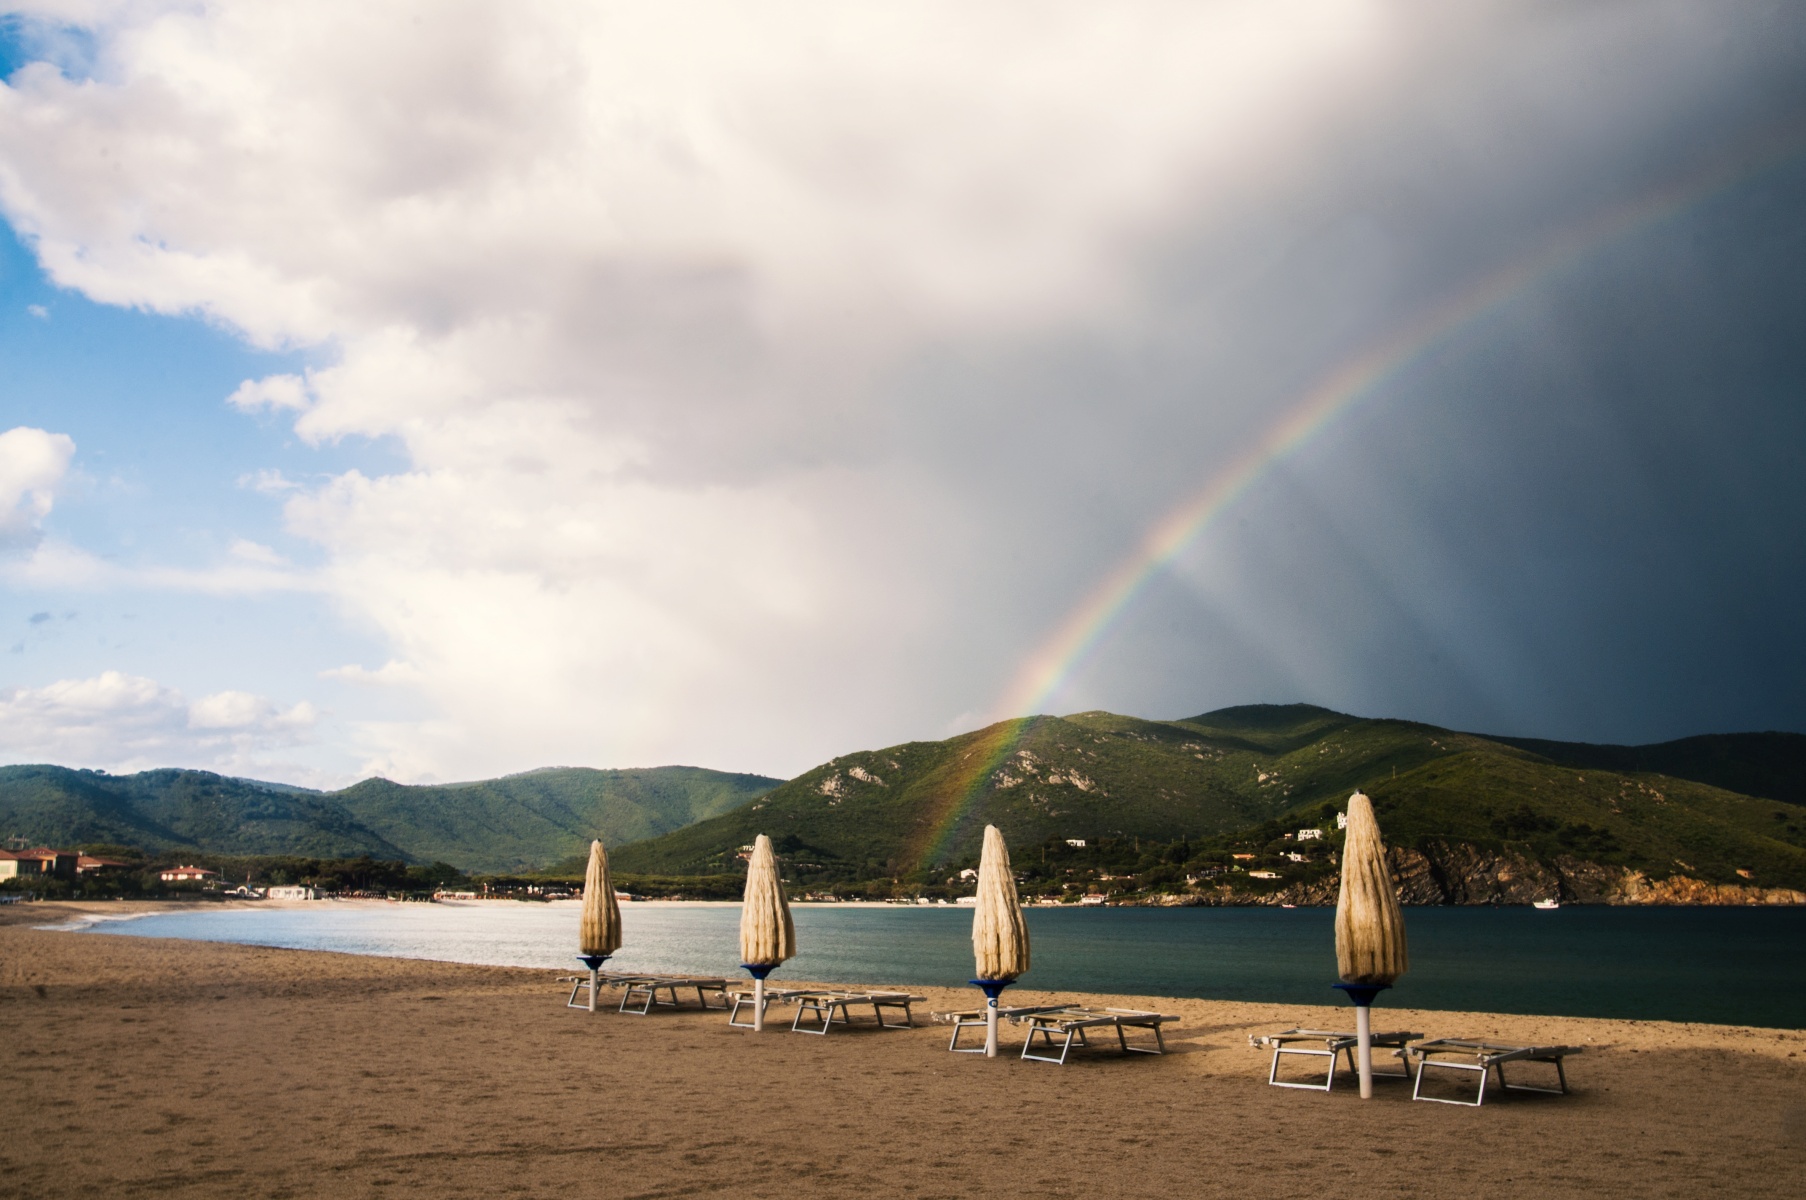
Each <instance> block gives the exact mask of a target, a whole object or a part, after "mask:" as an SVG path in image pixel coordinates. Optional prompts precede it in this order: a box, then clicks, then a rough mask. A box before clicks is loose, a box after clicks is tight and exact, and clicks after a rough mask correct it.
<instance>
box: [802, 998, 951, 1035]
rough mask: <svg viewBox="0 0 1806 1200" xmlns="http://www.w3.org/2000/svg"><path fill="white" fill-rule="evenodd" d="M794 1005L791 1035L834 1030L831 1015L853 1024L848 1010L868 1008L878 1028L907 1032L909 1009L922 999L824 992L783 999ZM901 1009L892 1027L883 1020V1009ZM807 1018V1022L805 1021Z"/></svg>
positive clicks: (891, 1024)
mask: <svg viewBox="0 0 1806 1200" xmlns="http://www.w3.org/2000/svg"><path fill="white" fill-rule="evenodd" d="M785 999H786V1000H787V1001H788V1002H789V1003H791V1004H794V1005H796V1016H795V1018H793V1019H792V1020H791V1022H790V1032H792V1033H824V1034H825V1033H827V1032H828V1030H830V1029H832V1028H833V1027H834V1021H835V1015H836V1014H839V1019H840V1023H841V1024H842V1025H851V1024H853V1013H852V1010H853V1009H855V1008H861V1009H863V1008H865V1007H867V1006H870V1008H871V1010H872V1019H873V1020H875V1021H876V1022H877V1023H878V1028H880V1029H908V1028H910V1027H912V1026H913V1025H914V1024H915V1017H914V1016H913V1014H911V1012H910V1010H909V1006H910V1005H911V1004H920V1003H922V1001H923V1000H924V997H922V996H912V995H910V994H909V993H908V992H824V991H799V992H797V993H795V994H794V995H791V996H787V997H786V998H785ZM899 1008H900V1009H902V1010H903V1021H902V1023H901V1024H894V1023H892V1022H889V1021H886V1020H885V1019H884V1011H885V1010H886V1009H893V1010H894V1009H899ZM805 1018H808V1020H805ZM818 1021H819V1022H820V1024H819V1025H817V1024H816V1022H818Z"/></svg>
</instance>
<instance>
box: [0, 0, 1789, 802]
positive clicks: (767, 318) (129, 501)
mask: <svg viewBox="0 0 1806 1200" xmlns="http://www.w3.org/2000/svg"><path fill="white" fill-rule="evenodd" d="M4 11H8V12H10V14H11V15H9V16H7V17H5V18H0V74H4V77H5V83H4V86H0V217H3V218H4V222H5V226H4V228H3V229H0V664H4V670H3V672H0V759H4V760H7V761H16V762H17V761H23V762H33V761H53V762H61V763H67V764H71V765H82V766H95V767H103V768H108V769H114V770H121V769H135V768H140V767H146V766H159V765H186V766H201V767H208V768H212V769H218V770H223V771H228V772H231V773H237V774H247V775H254V776H260V777H264V778H279V779H285V780H292V781H296V782H303V783H313V784H320V785H328V784H338V783H343V782H347V781H349V780H352V779H355V778H358V777H361V776H364V775H367V774H371V773H381V774H385V775H388V776H390V777H392V778H397V779H403V780H432V779H441V780H443V779H458V778H475V777H482V776H489V775H495V774H500V773H503V772H508V771H517V770H524V769H529V768H532V767H537V766H544V765H551V764H582V765H593V766H638V765H652V764H657V763H667V762H687V763H696V764H701V765H706V766H714V767H720V768H724V769H734V770H752V771H763V772H769V773H772V774H777V775H789V774H793V773H795V772H798V771H800V770H802V769H805V768H807V767H808V766H810V765H812V764H813V763H815V762H818V761H821V760H823V759H825V758H827V757H829V756H831V755H833V754H836V753H839V752H842V751H846V750H850V749H855V748H860V747H868V746H881V745H887V744H891V743H895V742H899V741H903V740H906V739H911V738H931V737H941V736H946V735H948V734H950V733H953V732H956V731H959V730H962V729H966V728H970V727H972V726H974V725H976V724H979V723H981V722H983V721H985V720H988V719H991V718H993V717H996V716H1000V715H1007V714H1009V713H1011V712H1016V711H1023V710H1026V709H1033V710H1036V711H1053V712H1067V711H1075V710H1080V709H1086V708H1094V707H1101V708H1109V709H1112V710H1114V711H1119V712H1128V713H1134V714H1138V715H1143V716H1151V717H1176V716H1182V715H1188V714H1192V713H1197V712H1202V711H1204V710H1207V709H1210V708H1214V707H1219V706H1223V705H1228V704H1236V703H1247V702H1254V701H1294V700H1302V701H1309V702H1314V703H1318V704H1324V705H1329V706H1332V707H1336V708H1339V709H1343V710H1346V711H1354V712H1358V713H1362V714H1366V715H1375V716H1403V717H1411V718H1417V719H1422V720H1427V721H1432V722H1436V723H1438V724H1444V725H1451V726H1457V727H1463V728H1470V729H1479V730H1484V731H1492V732H1502V733H1515V734H1525V735H1534V736H1543V737H1558V738H1574V739H1587V740H1610V741H1627V742H1637V741H1653V740H1660V739H1665V738H1671V737H1677V736H1682V735H1686V734H1690V733H1699V732H1709V731H1722V730H1736V729H1762V728H1779V729H1796V730H1800V729H1806V687H1803V685H1802V683H1801V680H1802V679H1803V678H1806V622H1802V620H1801V611H1802V610H1801V600H1800V597H1801V596H1802V594H1806V554H1803V553H1802V536H1801V535H1802V518H1806V284H1802V282H1801V281H1802V280H1806V220H1802V214H1806V9H1801V8H1800V7H1799V6H1797V5H1789V4H1774V3H1767V2H1762V3H1753V2H1751V3H1746V2H1742V0H1700V2H1697V3H1694V2H1683V0H1666V2H1665V0H1595V2H1587V0H1573V2H1568V3H1561V4H1553V3H1525V2H1524V0H1509V2H1499V3H1488V2H1486V0H1475V2H1473V3H1466V4H1460V5H1451V4H1447V3H1444V2H1440V0H1399V2H1385V0H1218V2H1210V0H1191V2H1188V3H1171V4H1168V3H1158V2H1150V3H1136V2H1133V0H1124V2H1119V3H1113V4H1109V5H1099V4H1070V5H1067V4H1059V3H1053V4H1046V3H1042V4H1027V3H984V2H982V0H977V2H975V0H961V2H960V3H957V4H953V3H949V4H944V5H937V4H934V3H923V4H912V5H902V6H892V7H891V8H890V9H889V10H885V9H883V8H882V7H876V6H860V5H847V4H844V3H825V2H824V3H809V2H799V3H777V4H771V5H759V6H749V5H745V4H741V3H728V2H725V0H723V2H720V3H710V2H700V3H686V2H682V0H675V2H672V3H664V4H658V5H628V4H615V3H608V2H599V3H596V2H586V3H558V2H544V3H540V2H534V0H509V2H508V3H499V2H498V3H485V2H481V0H421V2H419V3H410V2H408V0H384V2H382V3H376V4H372V3H369V0H358V2H356V3H351V2H347V0H308V2H306V3H299V2H295V3H288V2H279V0H247V2H243V3H240V2H237V0H182V2H179V3H164V2H160V0H63V2H60V3H58V2H46V3H40V4H28V5H23V6H6V7H5V9H4ZM1213 489H1214V490H1213ZM1199 497H1205V498H1206V499H1205V501H1203V502H1200V500H1199ZM1211 497H1214V499H1212V498H1211ZM1200 505H1201V506H1200ZM1175 514H1178V515H1175ZM1193 517H1197V518H1198V519H1196V520H1194V519H1193ZM1175 522H1178V523H1179V524H1180V525H1182V526H1183V527H1184V533H1185V536H1183V537H1179V538H1177V539H1171V538H1169V539H1168V543H1167V544H1164V548H1165V550H1167V551H1171V553H1170V554H1164V551H1160V552H1154V551H1147V550H1144V547H1145V546H1147V545H1148V544H1149V539H1150V536H1151V535H1150V531H1156V530H1161V529H1166V530H1168V531H1169V532H1170V531H1171V530H1172V529H1173V528H1175V527H1176V526H1175ZM1155 540H1156V541H1157V540H1158V539H1155ZM1163 554H1164V556H1163ZM1112 580H1115V581H1117V583H1118V584H1120V583H1122V582H1123V581H1125V580H1129V581H1141V582H1139V584H1138V585H1137V586H1135V587H1133V588H1128V589H1126V590H1125V589H1121V588H1119V589H1118V590H1117V591H1116V592H1111V591H1110V586H1111V581H1112ZM1120 597H1126V600H1127V602H1126V603H1122V604H1118V603H1115V599H1116V598H1120ZM1093 618H1097V619H1093ZM1075 630H1076V631H1077V634H1076V635H1075V633H1074V631H1075ZM1079 635H1083V636H1079ZM1092 635H1095V636H1092ZM1077 650H1083V651H1084V652H1083V653H1074V651H1077Z"/></svg>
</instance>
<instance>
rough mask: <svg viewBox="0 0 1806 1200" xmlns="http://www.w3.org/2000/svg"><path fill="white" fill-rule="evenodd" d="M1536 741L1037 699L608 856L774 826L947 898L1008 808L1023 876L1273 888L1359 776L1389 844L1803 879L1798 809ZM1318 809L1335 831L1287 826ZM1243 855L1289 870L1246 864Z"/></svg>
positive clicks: (1704, 875)
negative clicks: (1122, 709) (1009, 715)
mask: <svg viewBox="0 0 1806 1200" xmlns="http://www.w3.org/2000/svg"><path fill="white" fill-rule="evenodd" d="M1732 741H1733V744H1734V746H1735V748H1736V750H1738V751H1741V752H1747V753H1750V754H1751V755H1752V757H1753V758H1755V757H1757V756H1760V757H1759V761H1760V762H1761V763H1762V764H1764V765H1763V766H1762V768H1761V770H1762V771H1763V773H1764V778H1766V779H1768V780H1769V781H1770V783H1769V786H1770V787H1771V789H1772V790H1775V791H1776V792H1777V793H1778V794H1782V795H1793V794H1800V788H1801V782H1802V780H1806V756H1795V757H1793V758H1791V759H1790V758H1789V757H1788V756H1789V754H1790V753H1792V751H1793V750H1795V749H1797V747H1798V745H1799V744H1800V743H1801V742H1806V739H1801V738H1799V737H1798V735H1792V734H1771V735H1741V736H1740V737H1738V738H1736V739H1733V740H1732ZM1541 745H1542V746H1543V747H1544V749H1545V751H1546V752H1545V753H1537V752H1533V751H1531V750H1529V749H1526V748H1524V747H1522V746H1519V745H1515V744H1511V743H1507V742H1504V741H1500V740H1496V739H1489V738H1485V737H1479V736H1476V735H1472V734H1462V733H1452V732H1450V731H1448V730H1444V729H1438V728H1436V727H1434V726H1428V725H1419V724H1415V723H1412V722H1407V721H1383V720H1379V721H1376V720H1363V719H1360V718H1355V717H1348V716H1344V715H1342V714H1339V713H1333V712H1329V711H1328V710H1325V709H1321V708H1314V707H1311V706H1308V705H1292V706H1266V705H1256V706H1248V707H1242V708H1232V709H1224V710H1221V711H1218V712H1213V713H1205V714H1203V715H1201V716H1198V717H1193V718H1190V719H1188V720H1182V721H1141V720H1137V719H1135V718H1132V717H1122V716H1116V715H1113V714H1110V713H1098V712H1093V713H1080V714H1077V715H1074V716H1071V717H1065V718H1056V717H1036V718H1031V719H1028V720H1025V721H1020V722H1011V723H1009V724H1008V725H1006V726H996V727H992V728H991V729H989V730H981V731H978V732H977V733H972V734H966V735H962V736H961V737H957V738H952V739H949V740H948V741H945V742H915V743H909V744H907V745H903V746H896V747H891V748H889V749H886V750H877V751H867V752H862V753H858V754H851V755H845V756H843V757H841V758H838V759H835V760H833V761H832V762H829V763H827V764H824V765H823V766H820V767H817V768H815V769H814V770H812V771H809V772H807V773H805V774H803V775H801V776H799V777H798V778H796V779H794V780H791V781H790V782H789V783H786V784H784V785H783V786H781V787H779V788H777V789H775V790H773V791H772V792H771V794H770V795H768V796H766V797H764V798H762V799H761V800H759V801H756V802H755V803H753V804H750V805H747V806H745V807H744V808H740V809H737V810H735V811H733V812H731V813H727V814H725V815H723V816H720V817H717V818H714V819H712V820H706V821H702V822H699V823H697V824H695V825H692V826H689V827H688V828H685V829H682V830H679V831H677V832H676V833H673V834H668V835H666V836H664V837H661V838H656V839H653V840H650V841H646V842H640V843H636V844H634V845H630V846H624V847H621V848H620V850H619V851H617V852H616V854H615V856H614V862H615V864H616V865H617V867H618V868H619V869H620V870H622V871H624V872H652V873H659V874H665V875H684V874H724V873H731V872H733V871H734V870H736V869H737V868H738V866H739V859H738V855H739V852H740V848H741V847H742V846H744V845H746V844H748V843H750V842H751V841H752V839H753V837H754V836H755V835H756V834H758V833H769V834H771V835H772V837H773V839H774V840H775V841H776V843H777V846H778V851H779V854H780V855H781V856H782V857H783V859H784V863H785V871H786V874H787V875H790V876H793V877H794V879H795V881H796V883H797V884H798V885H799V886H803V887H815V888H824V889H826V888H831V889H832V890H834V891H837V892H841V893H843V894H862V895H870V894H877V893H884V892H889V893H895V894H902V895H912V894H923V895H935V894H943V893H947V892H958V891H959V890H960V883H959V881H958V875H957V871H958V869H959V868H962V867H965V866H969V865H971V863H972V862H974V861H975V859H976V855H977V850H978V839H979V834H980V832H981V831H982V829H983V827H984V826H985V825H986V824H996V825H997V826H998V827H999V828H1001V829H1002V830H1003V832H1004V836H1005V837H1006V838H1008V839H1009V842H1010V844H1011V845H1012V846H1013V847H1017V848H1018V849H1017V852H1016V856H1015V858H1016V865H1017V868H1018V870H1019V871H1020V872H1022V873H1023V875H1024V887H1025V888H1026V889H1028V890H1030V891H1031V892H1036V891H1037V889H1039V890H1041V891H1044V892H1045V894H1066V893H1069V892H1071V891H1073V890H1074V889H1078V888H1084V889H1095V890H1097V891H1100V892H1102V893H1103V894H1106V895H1107V894H1111V893H1112V892H1145V891H1150V890H1160V889H1162V888H1170V889H1171V890H1184V889H1183V887H1181V886H1180V885H1181V884H1184V883H1185V880H1186V878H1187V877H1188V876H1189V877H1190V879H1191V883H1190V884H1189V885H1186V886H1207V885H1209V884H1211V883H1213V882H1230V881H1234V882H1235V883H1237V884H1238V886H1242V887H1246V888H1248V889H1250V890H1254V891H1259V890H1261V889H1263V888H1265V889H1268V890H1277V889H1279V888H1281V887H1286V886H1294V885H1297V884H1301V883H1302V884H1308V883H1310V882H1313V881H1315V880H1318V879H1322V878H1326V877H1327V876H1328V875H1330V874H1331V873H1332V872H1333V869H1334V868H1333V863H1332V862H1331V861H1330V855H1331V854H1333V853H1334V850H1335V848H1336V846H1337V844H1338V842H1339V839H1338V837H1337V836H1336V834H1335V832H1334V819H1333V814H1334V812H1335V810H1336V809H1338V808H1339V807H1340V806H1341V804H1342V802H1343V801H1345V800H1346V798H1347V796H1348V794H1349V793H1350V792H1352V791H1354V790H1355V789H1356V788H1360V789H1362V790H1364V791H1366V792H1367V793H1368V794H1369V795H1371V796H1373V797H1374V800H1375V804H1376V806H1377V807H1378V810H1379V812H1380V815H1381V820H1382V823H1383V824H1384V826H1385V829H1386V834H1387V838H1388V840H1389V841H1390V842H1392V843H1393V844H1395V845H1402V846H1411V847H1417V848H1425V847H1430V846H1432V845H1433V844H1435V843H1437V842H1445V843H1446V842H1460V843H1467V844H1470V845H1473V846H1476V847H1479V848H1482V849H1494V850H1506V851H1510V852H1513V853H1517V854H1522V855H1525V856H1528V857H1530V858H1533V859H1536V860H1538V861H1544V862H1550V861H1554V860H1556V859H1558V858H1563V857H1566V858H1570V859H1576V860H1584V861H1590V862H1598V863H1603V864H1607V865H1613V866H1623V867H1630V868H1634V869H1637V870H1641V871H1643V872H1644V873H1646V874H1647V875H1649V876H1650V877H1652V878H1664V877H1666V876H1668V875H1670V874H1673V873H1676V872H1679V871H1684V872H1685V873H1686V874H1688V875H1690V876H1693V877H1695V878H1701V879H1705V880H1708V881H1711V882H1727V883H1739V882H1748V881H1752V880H1753V881H1756V882H1760V883H1763V884H1767V885H1770V886H1782V887H1794V888H1802V887H1806V810H1802V809H1801V808H1800V807H1799V806H1796V805H1793V804H1789V803H1786V802H1784V801H1775V800H1767V799H1759V798H1755V797H1751V796H1746V795H1737V794H1734V793H1732V792H1729V791H1726V790H1723V789H1722V788H1720V787H1715V786H1713V785H1712V784H1711V783H1710V782H1699V781H1694V780H1691V779H1686V778H1673V777H1669V776H1666V775H1660V774H1655V773H1651V772H1646V771H1618V770H1605V769H1600V768H1592V769H1588V770H1584V771H1577V770H1574V769H1571V768H1570V767H1568V766H1566V765H1564V762H1563V761H1557V760H1556V758H1555V757H1554V756H1555V755H1556V754H1557V752H1560V753H1561V754H1563V755H1565V756H1566V758H1565V760H1564V761H1574V760H1578V759H1581V758H1583V757H1585V756H1586V755H1588V754H1590V753H1593V752H1600V753H1604V752H1609V751H1612V750H1613V749H1614V748H1610V747H1603V748H1602V747H1585V746H1574V745H1566V744H1561V743H1543V744H1541ZM999 746H1001V753H999V752H998V749H997V747H999ZM1675 746H1679V747H1681V749H1680V750H1671V749H1669V748H1666V747H1643V748H1639V752H1640V753H1642V754H1644V755H1646V756H1647V761H1662V762H1665V763H1667V764H1668V765H1670V766H1672V767H1673V768H1674V769H1676V770H1690V771H1693V772H1694V773H1696V774H1710V776H1711V777H1712V778H1724V777H1727V776H1726V774H1725V772H1726V771H1727V769H1735V764H1736V760H1735V755H1734V754H1733V753H1720V752H1718V749H1717V748H1716V743H1715V742H1714V739H1711V738H1697V739H1688V740H1687V742H1686V743H1670V744H1669V747H1675ZM987 750H988V751H989V753H988V754H987ZM1589 761H1591V760H1589ZM1790 788H1791V789H1793V790H1792V791H1789V790H1788V789H1790ZM967 796H969V798H970V802H969V803H961V801H962V798H964V797H967ZM1306 826H1309V827H1315V828H1321V829H1324V830H1326V836H1325V837H1324V838H1323V839H1321V840H1318V841H1311V842H1294V841H1288V840H1287V839H1286V837H1285V835H1286V834H1287V833H1288V832H1294V833H1295V832H1296V830H1297V829H1299V828H1303V827H1306ZM1068 839H1071V840H1074V841H1083V842H1084V843H1085V846H1084V847H1082V848H1080V847H1073V846H1068V845H1067V841H1068ZM1236 854H1241V855H1244V856H1246V857H1244V858H1240V859H1238V858H1235V857H1234V855H1236ZM1043 861H1045V862H1047V863H1048V864H1051V866H1050V871H1049V872H1042V871H1041V870H1040V867H1041V865H1042V862H1043ZM1056 869H1057V871H1058V872H1059V874H1057V875H1056V874H1053V873H1052V871H1053V870H1056ZM1252 871H1261V872H1270V873H1272V874H1273V875H1275V876H1277V878H1276V879H1274V880H1271V881H1260V880H1253V879H1250V878H1249V872H1252ZM1743 872H1748V874H1747V875H1746V874H1743ZM950 881H951V882H950ZM966 890H967V891H969V890H970V888H969V887H967V888H966Z"/></svg>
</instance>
